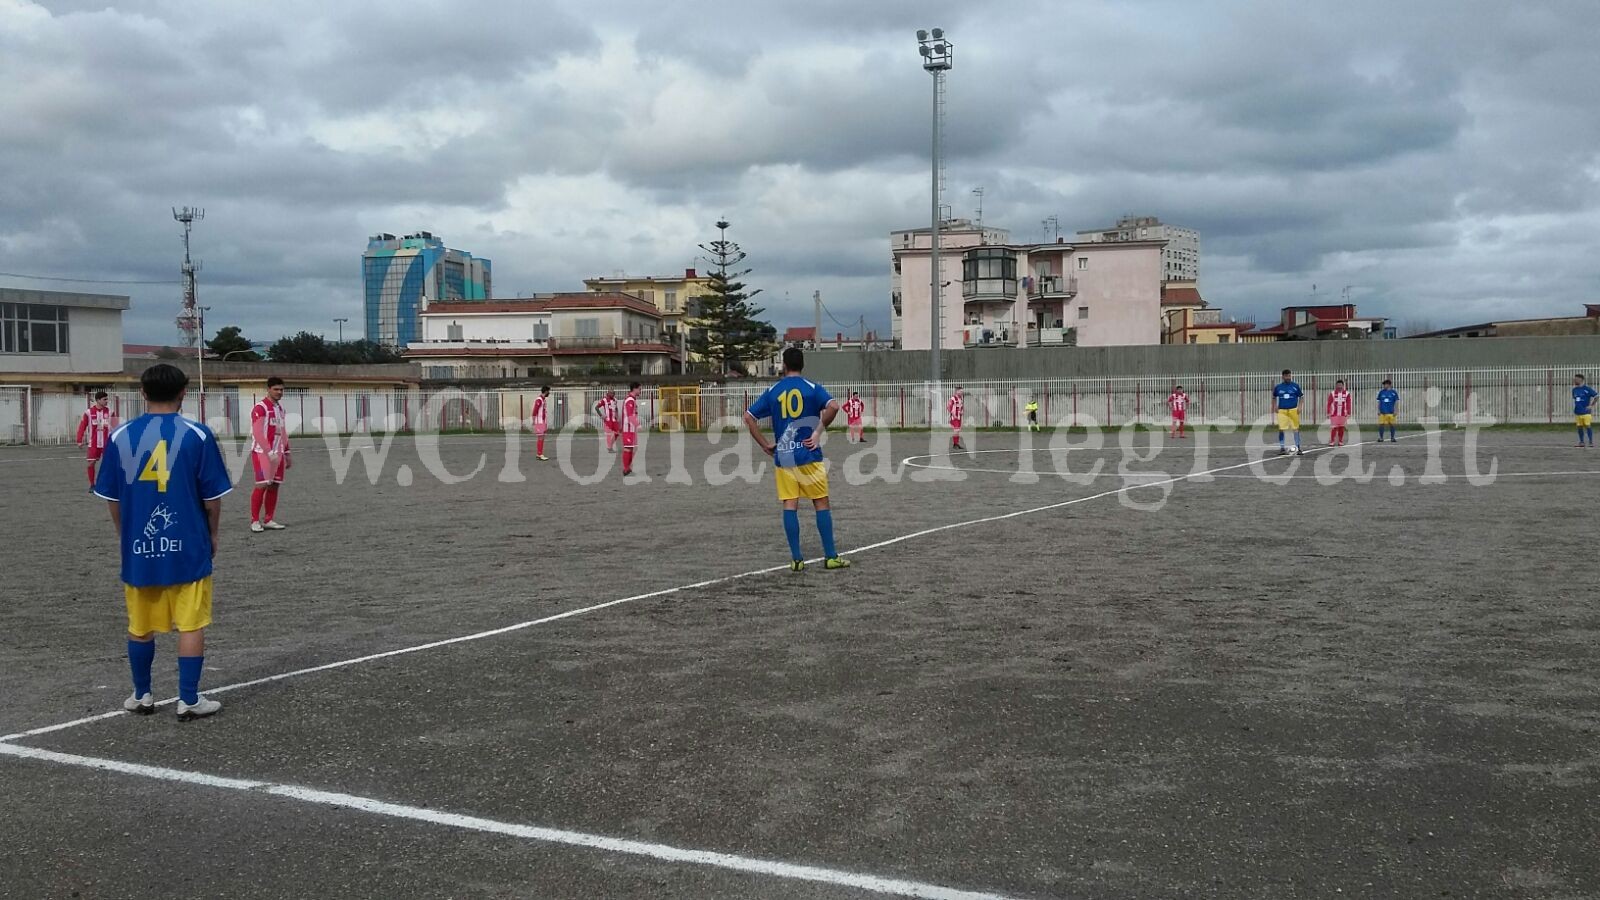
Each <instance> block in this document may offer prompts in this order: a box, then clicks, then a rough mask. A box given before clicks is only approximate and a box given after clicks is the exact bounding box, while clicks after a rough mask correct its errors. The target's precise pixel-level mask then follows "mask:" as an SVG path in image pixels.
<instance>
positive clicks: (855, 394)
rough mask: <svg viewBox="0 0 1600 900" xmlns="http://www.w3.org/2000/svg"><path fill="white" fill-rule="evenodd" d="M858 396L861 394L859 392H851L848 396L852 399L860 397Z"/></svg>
mask: <svg viewBox="0 0 1600 900" xmlns="http://www.w3.org/2000/svg"><path fill="white" fill-rule="evenodd" d="M860 394H861V392H860V391H851V392H850V396H852V397H856V396H859V395H860Z"/></svg>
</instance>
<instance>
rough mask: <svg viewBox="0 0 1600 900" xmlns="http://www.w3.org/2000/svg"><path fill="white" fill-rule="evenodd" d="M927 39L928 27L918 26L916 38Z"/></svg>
mask: <svg viewBox="0 0 1600 900" xmlns="http://www.w3.org/2000/svg"><path fill="white" fill-rule="evenodd" d="M927 39H928V29H926V28H918V29H917V40H919V41H925V40H927Z"/></svg>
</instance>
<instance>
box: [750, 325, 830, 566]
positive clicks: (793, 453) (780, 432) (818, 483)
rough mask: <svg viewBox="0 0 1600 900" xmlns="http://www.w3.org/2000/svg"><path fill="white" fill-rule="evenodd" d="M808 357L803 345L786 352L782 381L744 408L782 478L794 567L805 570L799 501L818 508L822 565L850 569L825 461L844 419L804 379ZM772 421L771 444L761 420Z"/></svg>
mask: <svg viewBox="0 0 1600 900" xmlns="http://www.w3.org/2000/svg"><path fill="white" fill-rule="evenodd" d="M804 368H805V354H804V353H802V352H801V350H800V348H799V347H790V348H789V349H787V350H785V351H783V380H781V381H779V382H778V383H777V384H775V385H773V386H772V387H770V388H768V389H767V391H766V393H764V394H762V395H761V396H760V397H759V398H757V399H756V402H755V403H752V404H751V405H750V408H749V409H748V410H745V414H744V425H745V428H747V429H749V431H750V436H751V437H753V438H755V440H756V443H757V444H759V445H761V449H762V450H763V451H765V452H766V453H767V454H768V455H769V456H771V457H772V462H773V465H774V467H775V468H774V473H775V474H776V476H777V479H778V500H779V501H780V502H782V503H783V533H784V535H785V536H786V537H787V538H788V539H789V560H790V561H789V568H790V569H791V570H793V571H795V572H799V571H801V570H802V569H804V568H805V567H806V564H805V556H804V555H803V554H802V553H801V552H800V498H801V497H805V498H807V499H809V500H810V501H811V505H812V506H813V507H815V508H816V510H817V534H818V535H819V536H820V537H821V538H822V556H823V559H824V563H823V567H824V568H828V569H844V568H848V567H849V565H850V561H849V560H847V559H843V558H842V557H840V556H839V551H838V550H837V549H836V548H835V547H834V544H833V510H832V509H831V507H830V504H829V502H828V469H827V464H826V463H824V462H823V461H822V434H823V432H825V431H827V430H828V426H829V425H830V424H832V423H833V420H834V417H836V416H838V415H839V401H837V400H835V399H833V398H832V397H831V396H829V395H828V392H827V391H826V390H824V389H823V387H822V385H819V384H816V383H814V382H811V381H808V380H806V379H805V378H802V377H801V376H800V372H801V371H802V370H803V369H804ZM762 419H771V420H772V433H773V435H774V438H775V439H774V440H772V441H770V442H769V441H768V440H767V436H766V434H764V433H763V432H762V430H761V420H762Z"/></svg>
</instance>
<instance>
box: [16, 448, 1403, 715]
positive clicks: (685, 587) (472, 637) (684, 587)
mask: <svg viewBox="0 0 1600 900" xmlns="http://www.w3.org/2000/svg"><path fill="white" fill-rule="evenodd" d="M1420 436H1421V435H1407V437H1420ZM1365 443H1371V442H1368V441H1363V442H1361V443H1355V444H1351V445H1350V446H1351V447H1360V446H1362V444H1365ZM1328 449H1332V448H1329V447H1314V448H1312V449H1311V450H1308V451H1306V453H1307V455H1309V454H1311V453H1317V452H1320V451H1322V450H1328ZM991 452H993V451H991ZM922 458H925V457H908V458H907V459H906V460H901V462H902V463H905V462H907V461H908V460H910V459H922ZM1272 458H1275V457H1264V458H1263V459H1260V460H1249V461H1246V462H1242V463H1235V464H1232V465H1227V466H1219V467H1217V468H1214V469H1207V470H1205V471H1203V472H1190V473H1188V474H1186V475H1176V476H1171V477H1167V478H1163V479H1162V480H1160V481H1151V482H1144V483H1140V484H1129V485H1123V486H1122V487H1119V488H1116V489H1114V490H1109V491H1102V492H1100V493H1098V494H1092V495H1090V496H1088V497H1077V498H1074V499H1072V500H1063V501H1061V502H1059V503H1050V504H1046V505H1044V506H1035V507H1031V508H1029V509H1022V510H1017V511H1015V512H1009V513H1004V514H1001V515H997V516H986V517H984V518H981V519H969V520H967V521H965V522H953V523H951V524H948V525H939V526H937V527H934V528H926V529H923V530H921V531H914V532H911V533H910V534H904V535H901V536H899V537H894V538H890V539H888V540H885V541H879V542H877V543H875V544H867V545H866V546H863V547H856V548H854V549H852V550H847V551H845V552H846V553H850V554H854V553H865V552H867V551H868V550H877V549H880V548H882V547H889V546H892V545H894V544H898V543H901V542H904V541H909V540H912V539H914V538H919V537H925V536H927V535H930V534H938V533H939V532H943V531H950V530H952V529H956V528H968V527H971V526H973V525H984V524H988V523H990V522H1000V521H1003V520H1006V519H1015V518H1018V517H1019V516H1029V515H1034V514H1036V513H1041V512H1049V511H1051V510H1056V509H1062V508H1063V507H1067V506H1073V505H1075V504H1078V503H1088V502H1089V501H1091V500H1099V499H1102V498H1104V497H1114V496H1116V495H1117V494H1122V493H1126V492H1128V491H1132V490H1139V489H1142V488H1148V487H1160V486H1162V485H1167V484H1175V483H1177V482H1180V481H1187V480H1188V479H1191V478H1199V477H1202V476H1205V475H1213V474H1215V473H1217V472H1227V471H1230V470H1232V469H1242V468H1244V467H1246V466H1255V465H1261V464H1262V463H1263V462H1265V461H1266V460H1267V459H1272ZM1275 477H1281V476H1275ZM819 561H820V560H817V559H811V560H807V562H811V563H815V562H819ZM788 568H789V567H788V566H787V565H782V566H768V567H766V568H763V569H752V570H750V571H748V572H740V573H738V574H737V575H723V576H721V577H718V578H708V579H706V580H704V581H697V582H694V583H693V584H681V585H678V586H677V587H670V588H663V589H661V590H659V591H650V592H648V593H644V594H635V595H633V596H631V597H622V598H620V599H617V600H608V601H606V602H605V603H596V604H593V605H591V606H585V607H582V608H579V609H570V610H567V611H566V612H561V613H556V614H555V615H551V616H544V617H542V618H538V619H530V620H528V621H526V622H518V623H516V624H514V625H506V626H503V627H501V628H491V629H489V630H487V631H478V632H474V633H472V634H464V635H460V636H458V637H453V638H445V639H444V640H439V641H431V642H429V643H426V644H417V645H416V646H412V647H401V648H399V649H397V650H385V651H383V652H381V653H371V654H368V655H366V656H358V657H355V658H353V659H344V660H339V661H337V662H331V663H323V664H322V665H319V666H308V667H306V668H304V669H295V670H294V671H292V672H283V673H281V674H278V675H268V676H266V677H264V678H255V679H252V680H250V681H240V682H236V683H234V684H228V685H223V686H222V687H216V688H207V689H206V691H205V692H206V693H207V694H222V693H226V692H228V691H235V690H238V689H240V688H247V687H254V686H256V685H259V684H269V683H271V682H274V681H283V680H284V679H286V678H295V677H298V676H300V675H310V674H312V673H315V672H326V671H329V670H330V669H341V668H344V667H346V666H353V665H357V664H359V663H364V662H371V661H373V660H375V659H387V658H389V657H392V656H402V655H404V654H407V653H418V652H420V651H423V650H434V649H437V648H439V647H447V646H450V645H451V644H460V643H465V642H467V641H477V640H482V639H484V638H489V637H495V636H497V635H502V634H509V633H511V632H513V631H521V630H522V629H524V628H532V627H533V626H535V625H543V624H545V623H547V622H555V621H558V620H561V619H567V618H571V617H573V616H581V615H583V614H585V613H591V612H595V611H597V610H602V609H607V608H610V607H613V606H620V605H622V604H624V603H632V602H634V601H636V600H648V599H650V598H652V597H665V596H668V595H670V594H677V593H681V592H683V591H691V590H697V589H699V588H703V587H710V586H712V585H717V584H725V583H727V582H730V581H738V580H740V579H744V578H752V577H754V576H757V575H769V574H771V573H773V572H780V571H784V570H786V569H788ZM176 702H178V698H177V697H168V698H167V699H165V700H162V701H160V702H158V703H157V704H156V705H157V706H167V705H170V704H173V703H176ZM125 715H130V713H128V712H126V711H124V710H120V709H114V710H110V711H108V712H103V713H97V714H95V715H92V716H84V717H82V718H79V719H73V720H71V721H69V722H60V723H57V724H55V725H45V726H42V727H39V728H31V729H29V730H27V731H19V732H16V733H14V734H7V735H0V746H3V745H4V744H5V743H6V742H8V741H16V740H21V739H23V738H29V737H37V736H39V735H44V734H50V733H52V732H57V731H65V730H67V729H69V728H77V727H78V726H80V725H89V724H92V723H94V722H101V721H104V720H106V719H115V718H118V717H121V716H125Z"/></svg>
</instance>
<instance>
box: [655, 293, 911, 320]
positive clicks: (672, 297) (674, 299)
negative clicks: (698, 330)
mask: <svg viewBox="0 0 1600 900" xmlns="http://www.w3.org/2000/svg"><path fill="white" fill-rule="evenodd" d="M677 311H678V292H677V291H667V312H669V313H675V312H677ZM930 315H931V314H930Z"/></svg>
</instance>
